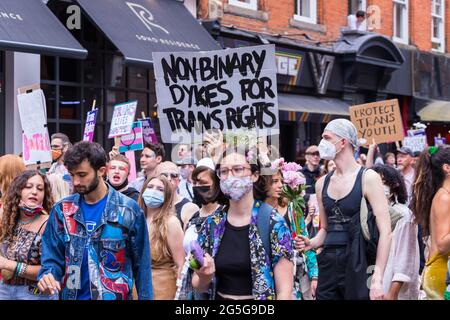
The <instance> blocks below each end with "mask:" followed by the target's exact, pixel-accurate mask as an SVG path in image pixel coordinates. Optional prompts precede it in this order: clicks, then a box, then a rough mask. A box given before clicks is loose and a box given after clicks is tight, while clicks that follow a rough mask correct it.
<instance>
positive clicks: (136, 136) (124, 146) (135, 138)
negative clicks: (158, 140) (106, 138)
mask: <svg viewBox="0 0 450 320" xmlns="http://www.w3.org/2000/svg"><path fill="white" fill-rule="evenodd" d="M142 149H144V139H143V137H142V123H141V122H140V121H136V122H133V126H132V128H131V132H130V133H128V134H125V135H123V136H120V146H119V152H120V153H123V152H127V151H136V150H142Z"/></svg>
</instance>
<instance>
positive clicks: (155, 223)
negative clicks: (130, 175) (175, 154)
mask: <svg viewBox="0 0 450 320" xmlns="http://www.w3.org/2000/svg"><path fill="white" fill-rule="evenodd" d="M172 198H173V192H172V186H171V184H170V182H169V180H167V178H166V177H165V176H162V175H160V176H158V177H150V178H149V179H147V181H146V182H145V183H144V186H143V188H142V191H141V194H140V196H139V199H138V203H139V205H140V207H141V208H142V210H143V211H144V212H145V214H146V217H147V226H148V231H149V239H150V251H151V257H152V283H153V290H154V291H153V296H154V299H155V300H173V299H174V297H175V292H176V282H177V278H179V277H180V275H181V268H182V267H183V263H184V249H183V229H181V224H180V221H179V220H178V219H177V217H176V216H175V212H174V211H173V206H172Z"/></svg>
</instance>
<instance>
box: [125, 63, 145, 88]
mask: <svg viewBox="0 0 450 320" xmlns="http://www.w3.org/2000/svg"><path fill="white" fill-rule="evenodd" d="M128 88H130V89H144V90H147V88H148V71H147V69H145V68H135V67H129V68H128Z"/></svg>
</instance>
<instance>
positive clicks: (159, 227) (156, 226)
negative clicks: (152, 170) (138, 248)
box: [138, 175, 175, 260]
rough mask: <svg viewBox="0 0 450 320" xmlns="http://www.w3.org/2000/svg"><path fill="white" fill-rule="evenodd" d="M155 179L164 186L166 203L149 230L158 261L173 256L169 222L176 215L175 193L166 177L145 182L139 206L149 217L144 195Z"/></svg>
mask: <svg viewBox="0 0 450 320" xmlns="http://www.w3.org/2000/svg"><path fill="white" fill-rule="evenodd" d="M153 179H158V180H159V181H161V182H162V183H163V185H164V203H163V205H162V206H161V209H160V210H159V211H158V212H157V213H155V214H154V216H153V217H152V222H151V225H150V226H149V230H148V231H149V235H150V241H151V243H152V244H153V246H154V248H155V252H156V254H157V256H156V257H154V256H152V258H153V259H155V260H158V258H159V257H164V256H165V257H167V256H170V255H171V253H170V249H169V244H168V241H167V234H168V228H167V221H168V220H169V218H170V217H171V216H173V215H175V212H174V209H173V208H174V206H173V201H174V193H173V191H172V184H171V183H170V181H169V180H168V179H167V178H166V177H165V176H163V175H159V176H152V177H149V178H148V179H147V180H146V181H145V182H144V185H143V186H142V190H141V193H140V195H139V199H138V203H139V206H140V207H141V208H142V210H143V211H144V213H145V216H147V206H146V205H145V202H144V199H143V198H142V195H143V194H144V192H145V190H146V189H147V186H148V184H149V183H150V181H152V180H153Z"/></svg>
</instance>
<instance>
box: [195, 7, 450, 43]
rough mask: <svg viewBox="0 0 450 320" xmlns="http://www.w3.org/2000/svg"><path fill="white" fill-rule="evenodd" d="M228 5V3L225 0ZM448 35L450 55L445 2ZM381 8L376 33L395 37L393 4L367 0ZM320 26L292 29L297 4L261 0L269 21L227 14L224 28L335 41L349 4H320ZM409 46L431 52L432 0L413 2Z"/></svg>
mask: <svg viewBox="0 0 450 320" xmlns="http://www.w3.org/2000/svg"><path fill="white" fill-rule="evenodd" d="M222 2H223V3H224V4H225V3H228V0H222ZM207 3H208V0H199V7H200V8H202V10H201V15H202V16H201V18H207V13H205V10H204V8H205V7H206V8H207ZM445 4H446V7H445V12H446V18H445V19H446V21H445V32H446V52H450V50H449V49H450V0H445ZM370 5H377V6H379V8H380V10H381V28H380V29H379V30H375V32H379V33H381V34H383V35H385V36H388V37H392V35H393V1H392V0H367V6H370ZM317 8H318V12H317V20H318V21H317V23H318V24H319V25H324V26H325V27H326V32H325V33H323V32H317V31H311V30H309V29H299V28H294V27H291V26H290V24H289V21H290V20H291V18H292V17H293V15H294V10H295V7H294V0H260V1H259V5H258V9H259V10H261V11H265V12H267V13H268V16H269V20H268V21H262V20H258V19H253V18H246V17H242V16H238V15H234V14H230V13H224V17H223V19H222V20H221V24H222V25H224V26H229V25H234V26H235V27H237V28H240V29H245V30H249V31H254V32H255V31H256V32H261V33H269V34H283V35H286V36H289V34H299V33H307V34H308V35H309V36H310V37H311V38H313V39H314V40H316V41H333V40H336V39H337V38H339V36H340V30H341V28H342V27H344V26H346V24H347V15H348V1H347V0H318V3H317ZM291 38H293V39H301V40H304V37H301V36H300V37H299V36H298V35H297V36H296V35H292V36H291ZM409 44H410V45H413V46H416V47H417V48H418V49H419V50H423V51H429V50H431V47H432V44H431V0H409Z"/></svg>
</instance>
